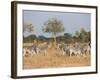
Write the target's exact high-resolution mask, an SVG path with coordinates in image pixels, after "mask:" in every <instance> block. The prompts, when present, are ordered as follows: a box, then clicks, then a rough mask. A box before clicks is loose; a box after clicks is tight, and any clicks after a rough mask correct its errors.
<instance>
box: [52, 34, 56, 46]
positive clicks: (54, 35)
mask: <svg viewBox="0 0 100 80" xmlns="http://www.w3.org/2000/svg"><path fill="white" fill-rule="evenodd" d="M52 35H53V38H54V46H56V34H54V33H53V34H52Z"/></svg>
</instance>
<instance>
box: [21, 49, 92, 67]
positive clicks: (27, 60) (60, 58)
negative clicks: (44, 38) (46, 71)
mask: <svg viewBox="0 0 100 80" xmlns="http://www.w3.org/2000/svg"><path fill="white" fill-rule="evenodd" d="M61 53H62V52H61V51H57V50H56V49H54V47H52V48H51V49H49V50H48V53H47V54H46V55H44V54H38V55H37V54H36V55H33V56H30V55H26V56H24V57H23V69H32V68H49V67H50V68H51V67H75V66H90V63H91V59H90V55H87V56H85V57H84V56H71V57H70V56H66V55H62V54H61Z"/></svg>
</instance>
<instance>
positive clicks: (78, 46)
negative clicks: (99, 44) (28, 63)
mask: <svg viewBox="0 0 100 80" xmlns="http://www.w3.org/2000/svg"><path fill="white" fill-rule="evenodd" d="M50 48H55V50H56V51H57V53H58V52H60V51H61V52H60V54H62V55H68V56H86V55H87V54H90V51H91V46H90V44H89V43H74V44H71V43H70V44H66V43H56V46H55V47H54V45H53V44H52V43H48V42H43V43H41V44H38V45H35V44H33V45H32V46H30V47H24V48H23V55H24V56H25V55H26V54H30V55H31V56H32V55H36V54H37V55H39V54H44V55H46V54H47V53H48V50H50Z"/></svg>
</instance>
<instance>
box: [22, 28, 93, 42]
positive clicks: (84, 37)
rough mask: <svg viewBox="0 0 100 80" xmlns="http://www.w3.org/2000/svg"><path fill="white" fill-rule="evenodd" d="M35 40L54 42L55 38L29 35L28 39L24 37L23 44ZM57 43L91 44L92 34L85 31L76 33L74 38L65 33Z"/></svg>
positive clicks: (58, 38)
mask: <svg viewBox="0 0 100 80" xmlns="http://www.w3.org/2000/svg"><path fill="white" fill-rule="evenodd" d="M34 40H37V41H50V42H53V37H49V38H48V37H45V36H43V35H41V36H36V35H29V36H28V37H23V42H24V43H27V42H33V41H34ZM56 40H57V42H60V41H63V42H65V43H71V42H90V41H91V35H90V32H86V31H85V30H81V31H80V32H76V33H75V35H73V36H72V34H70V33H64V35H62V36H57V37H56Z"/></svg>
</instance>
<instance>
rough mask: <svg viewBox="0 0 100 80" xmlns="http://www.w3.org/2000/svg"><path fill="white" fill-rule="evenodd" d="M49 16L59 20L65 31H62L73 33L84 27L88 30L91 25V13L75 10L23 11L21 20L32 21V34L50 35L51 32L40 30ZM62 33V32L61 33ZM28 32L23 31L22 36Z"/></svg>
mask: <svg viewBox="0 0 100 80" xmlns="http://www.w3.org/2000/svg"><path fill="white" fill-rule="evenodd" d="M50 18H57V19H58V20H61V21H62V23H63V25H64V28H65V31H64V33H71V34H74V33H75V31H79V30H80V29H81V28H84V29H85V30H86V31H90V30H91V29H90V27H91V14H90V13H75V12H54V11H34V10H32V11H31V10H24V11H23V20H24V21H23V22H24V23H32V24H33V26H34V34H35V35H37V36H39V35H44V36H46V37H50V36H51V34H49V33H44V32H43V31H42V26H44V25H43V24H44V23H45V22H46V21H47V20H48V19H50ZM62 34H63V33H62ZM28 35H30V33H28V32H25V33H24V36H28Z"/></svg>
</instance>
